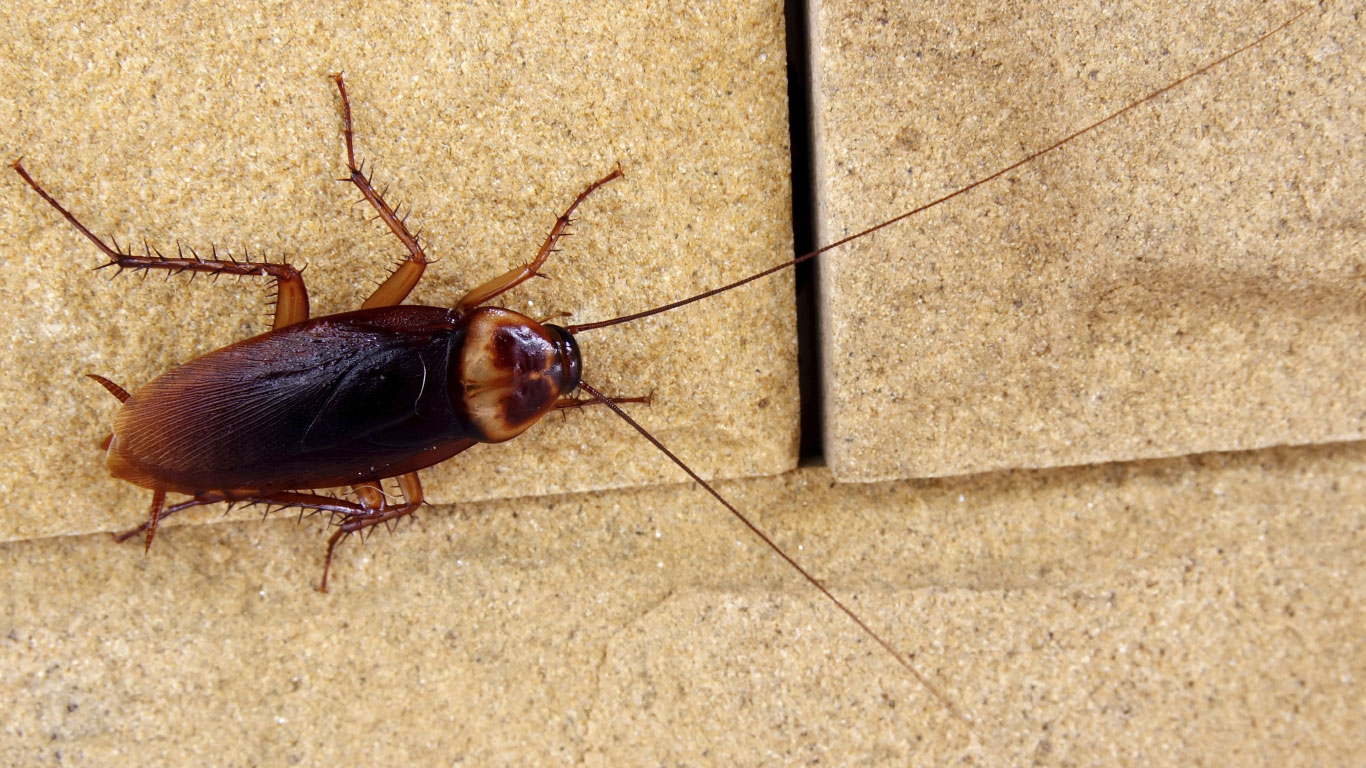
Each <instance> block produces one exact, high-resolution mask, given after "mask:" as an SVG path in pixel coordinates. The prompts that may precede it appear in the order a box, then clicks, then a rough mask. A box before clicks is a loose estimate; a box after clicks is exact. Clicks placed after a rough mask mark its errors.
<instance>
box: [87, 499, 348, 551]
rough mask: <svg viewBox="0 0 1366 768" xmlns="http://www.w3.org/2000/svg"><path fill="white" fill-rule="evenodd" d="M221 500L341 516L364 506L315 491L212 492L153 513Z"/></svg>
mask: <svg viewBox="0 0 1366 768" xmlns="http://www.w3.org/2000/svg"><path fill="white" fill-rule="evenodd" d="M222 502H227V503H228V504H229V505H230V506H231V505H233V504H265V505H266V506H267V507H269V506H270V505H272V504H278V505H279V506H280V507H298V508H300V509H304V510H308V511H312V512H328V513H331V514H334V515H343V516H352V515H364V514H366V510H365V508H364V507H363V506H361V505H360V504H357V503H355V502H351V501H347V500H346V499H337V498H333V497H332V496H324V495H322V494H319V493H296V492H294V491H282V492H279V493H272V494H268V495H265V496H242V495H238V494H234V493H229V494H226V495H225V494H222V493H219V492H216V491H215V492H212V493H207V494H205V495H202V496H198V497H196V498H193V499H189V500H187V501H182V502H180V503H179V504H173V505H171V506H169V507H166V508H165V509H163V510H162V511H161V514H160V515H158V516H157V520H158V521H161V520H165V519H166V518H168V517H170V516H171V515H174V514H175V513H177V512H181V511H183V510H186V509H190V508H191V507H201V506H204V505H206V504H219V503H222ZM149 523H150V521H148V522H144V523H143V524H142V525H139V526H138V527H136V528H130V529H128V530H126V531H121V532H119V533H116V534H114V541H117V542H120V543H122V542H125V541H127V540H128V539H131V538H133V537H134V536H136V535H138V534H140V533H142V532H143V531H146V530H147V528H148V524H149Z"/></svg>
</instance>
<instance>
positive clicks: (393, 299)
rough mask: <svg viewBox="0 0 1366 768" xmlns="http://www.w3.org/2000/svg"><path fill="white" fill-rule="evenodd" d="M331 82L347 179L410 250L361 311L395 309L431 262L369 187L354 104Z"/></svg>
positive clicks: (337, 78) (339, 84) (341, 83)
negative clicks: (336, 93)
mask: <svg viewBox="0 0 1366 768" xmlns="http://www.w3.org/2000/svg"><path fill="white" fill-rule="evenodd" d="M332 79H333V80H335V81H336V83H337V90H338V91H339V92H340V93H341V100H342V133H343V135H344V136H345V137H346V167H347V169H348V170H349V171H350V176H349V177H348V178H347V179H345V180H348V181H350V182H351V183H352V184H355V185H356V189H359V190H360V193H361V195H363V196H364V197H365V199H366V200H368V201H369V202H370V205H372V206H374V208H375V211H377V212H378V213H379V217H380V219H381V220H383V221H384V223H385V224H387V225H389V230H390V231H392V232H393V233H394V236H395V237H397V238H398V239H399V242H401V243H403V247H405V248H407V249H408V258H407V259H405V260H404V261H403V262H402V263H401V264H399V266H398V269H396V270H394V273H393V274H391V275H389V277H388V279H387V280H385V281H384V282H383V283H382V284H380V286H379V288H376V289H375V292H374V293H372V294H370V297H369V298H368V299H366V300H365V301H364V302H363V303H362V304H361V305H360V308H361V309H371V308H373V307H392V306H396V305H398V304H402V303H403V300H404V299H406V298H408V294H409V293H411V292H412V290H413V288H415V287H416V286H417V281H419V280H421V279H422V273H423V272H425V271H426V270H427V263H428V261H429V259H428V258H427V254H426V252H425V251H423V250H422V244H421V243H419V242H418V240H417V236H416V235H414V234H413V233H411V232H409V231H408V225H407V224H404V223H403V218H400V217H399V215H398V212H397V211H396V210H395V209H393V208H390V207H389V204H388V203H386V202H385V201H384V198H383V197H382V196H380V193H379V192H377V191H375V188H374V187H373V186H372V185H371V184H370V178H369V177H367V176H366V175H365V173H364V172H363V171H362V170H361V166H360V165H359V164H358V163H357V162H356V150H355V146H354V140H353V133H352V129H351V100H350V99H349V98H347V95H346V82H345V81H344V80H343V79H342V76H341V75H333V76H332Z"/></svg>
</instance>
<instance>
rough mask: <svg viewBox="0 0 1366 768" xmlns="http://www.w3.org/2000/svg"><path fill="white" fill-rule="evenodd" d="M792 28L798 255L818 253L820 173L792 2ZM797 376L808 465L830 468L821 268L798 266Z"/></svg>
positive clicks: (802, 14)
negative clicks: (824, 419) (824, 406)
mask: <svg viewBox="0 0 1366 768" xmlns="http://www.w3.org/2000/svg"><path fill="white" fill-rule="evenodd" d="M783 17H784V19H785V21H786V24H787V104H788V120H787V125H788V132H789V136H788V139H789V144H790V146H791V154H792V244H793V248H794V250H795V252H796V254H803V253H808V252H810V251H812V250H815V248H816V222H815V204H816V198H815V176H814V173H815V169H814V168H813V167H812V158H813V157H814V154H815V153H814V147H813V144H812V133H811V126H812V115H811V57H810V51H809V50H808V45H807V4H806V1H805V0H788V1H787V2H786V3H785V4H784V7H783ZM795 277H796V282H797V375H798V383H799V386H800V391H801V398H802V402H801V448H800V454H799V455H800V461H801V463H802V465H804V466H806V465H813V464H824V463H825V460H824V449H823V441H822V438H823V435H822V434H821V429H822V422H821V407H822V404H821V392H822V388H821V360H820V341H819V337H818V333H819V330H820V328H819V325H818V322H819V313H818V304H819V297H820V292H819V288H820V286H819V283H818V282H817V272H816V264H815V262H814V261H808V262H806V263H803V264H798V265H797V267H796V275H795Z"/></svg>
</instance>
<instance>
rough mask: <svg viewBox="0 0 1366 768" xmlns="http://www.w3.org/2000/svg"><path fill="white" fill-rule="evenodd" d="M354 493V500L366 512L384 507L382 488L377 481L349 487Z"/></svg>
mask: <svg viewBox="0 0 1366 768" xmlns="http://www.w3.org/2000/svg"><path fill="white" fill-rule="evenodd" d="M351 490H353V491H355V492H356V500H357V501H359V502H360V505H361V506H362V507H365V508H366V509H367V510H377V509H381V508H382V507H383V506H384V487H383V486H382V485H380V482H379V481H378V480H372V481H370V482H368V483H359V484H357V485H353V486H351Z"/></svg>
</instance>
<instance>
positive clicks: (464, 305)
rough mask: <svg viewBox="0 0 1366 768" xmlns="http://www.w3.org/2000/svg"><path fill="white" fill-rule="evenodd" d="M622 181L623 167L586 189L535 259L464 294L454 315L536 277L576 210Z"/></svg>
mask: <svg viewBox="0 0 1366 768" xmlns="http://www.w3.org/2000/svg"><path fill="white" fill-rule="evenodd" d="M619 178H621V165H620V164H618V165H617V166H616V167H615V168H613V169H612V172H611V173H609V174H607V175H606V176H603V177H602V178H601V179H598V180H597V181H595V182H593V183H592V184H589V185H588V188H587V189H585V190H584V191H582V192H580V193H579V196H578V197H576V198H574V202H573V203H571V204H570V206H569V208H567V209H566V210H565V212H564V213H562V214H560V218H558V219H556V220H555V226H554V227H552V228H551V229H550V234H549V235H546V238H545V243H544V244H542V245H541V250H540V251H538V252H537V253H536V258H534V259H532V260H531V261H529V262H527V263H526V264H523V265H522V266H520V267H516V268H515V269H511V270H508V271H507V272H505V273H504V274H502V275H499V276H498V277H495V278H493V279H492V280H490V281H488V282H487V283H484V284H483V285H481V286H479V287H478V288H475V289H474V290H472V291H470V292H469V293H467V294H465V295H464V297H463V298H461V299H460V301H458V302H456V305H455V311H456V312H459V313H460V314H462V315H463V314H466V313H468V312H469V311H470V310H471V309H474V308H475V307H477V306H479V305H480V304H483V303H485V302H488V301H490V300H492V299H493V298H494V297H496V296H498V295H499V294H500V293H503V292H505V291H509V290H512V289H513V288H516V287H517V286H518V285H521V284H522V283H524V282H526V281H527V280H530V279H531V278H533V277H535V276H536V272H537V270H539V269H540V268H541V266H542V265H544V264H545V260H546V258H547V257H549V256H550V253H551V252H552V251H553V250H555V243H557V242H559V239H560V238H561V237H563V236H564V233H565V229H566V228H567V227H568V226H569V223H570V221H571V218H570V217H571V216H573V215H574V210H575V209H576V208H578V207H579V204H580V203H582V202H583V201H584V200H586V199H588V196H589V195H591V194H593V192H595V191H596V190H597V189H598V187H601V186H602V185H604V184H606V183H607V182H609V181H612V180H613V179H619Z"/></svg>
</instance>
